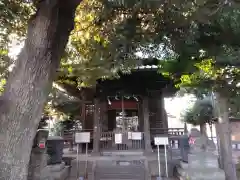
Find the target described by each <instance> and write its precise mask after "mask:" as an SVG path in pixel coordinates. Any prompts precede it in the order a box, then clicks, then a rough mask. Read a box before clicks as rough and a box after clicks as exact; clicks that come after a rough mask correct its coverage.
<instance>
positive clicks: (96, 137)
mask: <svg viewBox="0 0 240 180" xmlns="http://www.w3.org/2000/svg"><path fill="white" fill-rule="evenodd" d="M100 133H101V132H100V113H99V100H98V99H94V120H93V153H94V154H96V155H97V154H98V153H99V150H100V149H99V144H100V135H101V134H100Z"/></svg>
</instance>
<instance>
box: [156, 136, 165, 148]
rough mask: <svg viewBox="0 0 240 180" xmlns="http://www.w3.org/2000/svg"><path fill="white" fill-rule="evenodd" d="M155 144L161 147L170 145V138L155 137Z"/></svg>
mask: <svg viewBox="0 0 240 180" xmlns="http://www.w3.org/2000/svg"><path fill="white" fill-rule="evenodd" d="M154 144H155V145H156V146H159V145H168V137H154Z"/></svg>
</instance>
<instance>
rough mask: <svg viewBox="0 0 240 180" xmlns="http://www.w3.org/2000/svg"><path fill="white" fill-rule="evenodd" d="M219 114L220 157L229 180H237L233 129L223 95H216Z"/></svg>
mask: <svg viewBox="0 0 240 180" xmlns="http://www.w3.org/2000/svg"><path fill="white" fill-rule="evenodd" d="M216 99H217V104H216V108H217V114H218V125H217V126H218V127H217V128H218V130H217V131H218V136H219V140H220V142H219V145H220V156H221V158H220V159H221V162H222V165H223V169H224V171H225V174H226V179H227V180H237V176H236V167H235V165H234V163H233V158H232V142H231V129H230V126H229V117H228V116H229V114H228V102H227V99H226V98H225V97H224V95H222V94H221V93H216Z"/></svg>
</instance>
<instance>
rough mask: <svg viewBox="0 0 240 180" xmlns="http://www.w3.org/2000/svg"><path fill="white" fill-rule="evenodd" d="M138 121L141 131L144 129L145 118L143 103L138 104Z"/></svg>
mask: <svg viewBox="0 0 240 180" xmlns="http://www.w3.org/2000/svg"><path fill="white" fill-rule="evenodd" d="M138 123H139V131H141V132H143V131H144V118H143V106H142V103H139V104H138Z"/></svg>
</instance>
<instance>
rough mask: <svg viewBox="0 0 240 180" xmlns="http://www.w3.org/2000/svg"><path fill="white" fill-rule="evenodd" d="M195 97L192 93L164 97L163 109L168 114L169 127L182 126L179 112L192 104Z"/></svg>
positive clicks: (182, 111)
mask: <svg viewBox="0 0 240 180" xmlns="http://www.w3.org/2000/svg"><path fill="white" fill-rule="evenodd" d="M194 101H195V97H194V96H193V95H185V96H183V97H178V96H176V97H173V98H164V102H165V109H166V111H167V114H170V115H171V116H168V127H169V128H183V127H184V123H182V122H181V114H182V113H184V111H186V110H187V109H188V108H190V107H191V106H193V104H194ZM172 116H173V117H172Z"/></svg>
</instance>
